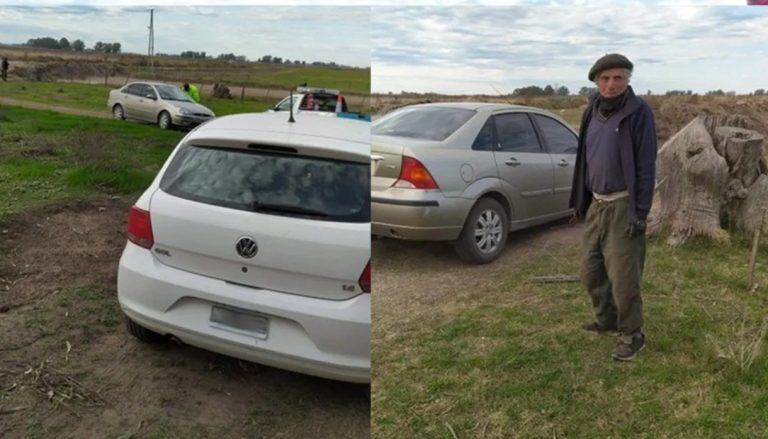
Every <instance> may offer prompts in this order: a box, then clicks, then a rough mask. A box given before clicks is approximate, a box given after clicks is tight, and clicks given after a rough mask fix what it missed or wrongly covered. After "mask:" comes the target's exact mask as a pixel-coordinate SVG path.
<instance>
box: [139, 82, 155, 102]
mask: <svg viewBox="0 0 768 439" xmlns="http://www.w3.org/2000/svg"><path fill="white" fill-rule="evenodd" d="M141 97H143V98H147V97H148V98H151V99H157V93H155V90H154V89H153V88H152V86H150V85H147V84H143V85H142V86H141Z"/></svg>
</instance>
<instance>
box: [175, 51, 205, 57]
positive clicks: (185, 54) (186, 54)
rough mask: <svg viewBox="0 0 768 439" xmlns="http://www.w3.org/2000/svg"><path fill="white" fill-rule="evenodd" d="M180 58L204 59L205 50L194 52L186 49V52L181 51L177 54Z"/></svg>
mask: <svg viewBox="0 0 768 439" xmlns="http://www.w3.org/2000/svg"><path fill="white" fill-rule="evenodd" d="M179 56H180V57H182V58H192V59H205V58H206V54H205V52H195V51H192V50H187V51H186V52H181V53H180V54H179Z"/></svg>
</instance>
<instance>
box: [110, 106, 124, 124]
mask: <svg viewBox="0 0 768 439" xmlns="http://www.w3.org/2000/svg"><path fill="white" fill-rule="evenodd" d="M112 118H113V119H115V120H125V111H124V110H123V106H122V105H120V104H116V105H115V106H114V107H112Z"/></svg>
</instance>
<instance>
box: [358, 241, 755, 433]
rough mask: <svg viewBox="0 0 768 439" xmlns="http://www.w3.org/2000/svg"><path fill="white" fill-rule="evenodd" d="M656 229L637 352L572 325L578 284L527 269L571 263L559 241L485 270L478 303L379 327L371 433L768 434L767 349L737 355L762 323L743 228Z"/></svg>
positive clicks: (584, 309)
mask: <svg viewBox="0 0 768 439" xmlns="http://www.w3.org/2000/svg"><path fill="white" fill-rule="evenodd" d="M651 241H652V242H651V244H650V245H649V251H648V258H647V265H646V273H645V278H644V285H643V298H644V302H645V318H646V325H645V331H646V334H647V337H648V346H647V348H646V350H644V351H643V352H642V354H641V355H640V357H639V358H638V359H637V360H636V361H635V362H633V363H618V362H615V361H613V360H612V359H611V358H610V353H611V352H612V350H613V348H614V346H615V343H616V339H615V338H614V337H608V336H597V335H594V334H588V333H585V332H584V331H582V330H580V329H579V327H580V324H581V323H582V322H584V321H586V320H588V319H590V317H591V307H590V305H589V299H588V297H587V295H586V293H585V292H584V291H583V289H582V287H581V286H580V285H579V284H576V283H573V284H543V285H542V284H529V283H526V282H525V279H527V278H529V277H530V276H536V275H546V274H551V273H552V267H553V266H555V264H556V263H557V264H559V265H557V267H558V272H571V273H576V272H578V261H579V251H578V248H577V247H576V246H566V247H560V248H557V249H556V250H552V251H551V254H550V255H546V256H539V257H537V258H535V259H533V260H529V261H527V262H526V263H524V264H523V265H522V266H520V268H517V269H515V270H510V271H509V272H507V273H504V274H502V275H500V276H501V277H500V278H499V279H489V280H488V281H489V282H495V281H498V282H499V284H500V285H501V287H500V289H499V291H498V292H497V293H495V294H493V295H492V296H491V297H485V298H484V300H482V301H481V303H475V304H473V305H471V306H467V307H464V308H458V309H459V310H458V311H455V312H454V313H452V314H451V315H449V316H447V317H446V318H442V319H440V320H439V322H438V323H437V324H435V325H418V324H417V325H409V326H406V327H404V328H403V330H402V332H401V334H398V335H397V336H396V337H394V338H393V337H392V334H387V337H386V342H385V341H384V340H383V339H379V338H378V337H374V341H373V346H372V348H373V352H374V384H373V389H374V395H373V401H372V408H373V412H372V426H373V433H374V434H373V436H375V437H427V438H428V437H451V432H450V429H453V430H454V431H455V433H456V435H457V436H458V437H482V436H485V437H618V436H643V437H663V436H668V437H718V436H728V437H765V436H766V435H768V418H766V416H765V414H766V413H768V391H766V389H768V355H766V353H765V350H766V348H765V347H762V348H761V350H760V351H759V352H760V353H759V355H757V357H756V359H755V361H754V363H752V364H751V365H749V366H747V365H745V364H744V362H742V361H740V360H739V353H742V352H750V351H751V350H752V347H751V345H750V343H753V342H755V340H758V339H760V336H761V331H760V330H761V326H762V325H764V324H768V321H765V322H764V319H765V318H766V317H765V316H766V309H768V294H767V293H768V288H766V286H765V282H766V280H767V279H765V263H763V265H762V266H761V267H759V269H761V270H763V271H761V273H763V274H762V282H763V287H761V288H760V289H758V290H757V291H756V292H749V291H748V289H747V288H746V285H745V278H746V265H747V255H748V250H749V242H748V241H749V240H748V239H746V238H745V237H743V236H736V237H735V238H734V239H733V240H732V243H730V244H728V245H725V246H718V245H716V244H712V243H710V242H707V241H704V240H697V241H695V242H693V243H691V244H689V245H686V246H684V247H682V248H670V247H667V246H666V245H664V244H660V243H658V242H657V241H656V239H652V240H651ZM761 257H762V260H763V261H764V260H765V259H766V258H768V252H763V253H761ZM382 293H383V292H382ZM401 311H402V310H401ZM403 312H404V311H403ZM763 335H764V333H763ZM763 341H764V340H763ZM448 426H450V429H449V427H448Z"/></svg>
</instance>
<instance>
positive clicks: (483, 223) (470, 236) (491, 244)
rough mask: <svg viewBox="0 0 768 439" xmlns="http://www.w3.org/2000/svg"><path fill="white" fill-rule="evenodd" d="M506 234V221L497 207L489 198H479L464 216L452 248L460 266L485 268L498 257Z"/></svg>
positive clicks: (500, 209) (500, 207)
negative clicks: (465, 263)
mask: <svg viewBox="0 0 768 439" xmlns="http://www.w3.org/2000/svg"><path fill="white" fill-rule="evenodd" d="M508 233H509V218H508V217H507V212H506V211H505V210H504V208H503V207H502V206H501V204H499V202H498V201H496V200H494V199H492V198H481V199H480V200H479V201H478V202H477V203H476V204H475V205H474V207H472V210H471V211H470V212H469V215H467V221H466V222H465V223H464V228H463V229H462V230H461V234H460V235H459V239H457V240H456V242H455V243H454V248H455V249H456V253H457V254H458V255H459V258H461V260H462V261H464V262H467V263H470V264H487V263H489V262H491V261H493V260H494V259H496V258H497V257H499V255H500V254H501V251H502V250H503V249H504V246H505V245H506V243H507V234H508Z"/></svg>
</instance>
